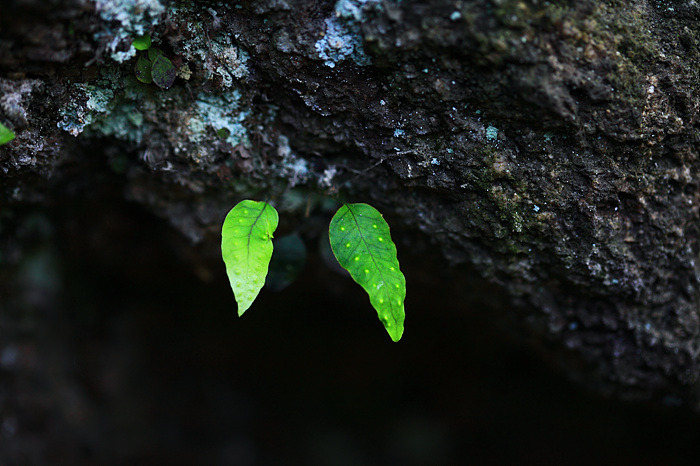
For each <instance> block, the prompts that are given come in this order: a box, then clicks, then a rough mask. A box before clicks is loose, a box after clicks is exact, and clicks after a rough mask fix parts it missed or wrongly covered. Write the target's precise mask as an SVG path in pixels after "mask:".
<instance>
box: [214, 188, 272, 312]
mask: <svg viewBox="0 0 700 466" xmlns="http://www.w3.org/2000/svg"><path fill="white" fill-rule="evenodd" d="M278 223H279V216H278V215H277V211H276V210H275V208H274V207H272V206H271V205H270V204H268V203H267V202H257V201H249V200H245V201H241V202H239V203H238V204H236V206H235V207H234V208H233V209H231V211H230V212H229V213H228V215H226V220H224V225H223V227H222V229H221V256H222V257H223V259H224V263H225V264H226V273H227V274H228V279H229V282H230V283H231V289H232V290H233V295H234V296H235V298H236V302H237V303H238V315H239V316H241V315H243V313H244V312H245V311H246V310H247V309H248V308H249V307H250V305H251V304H252V303H253V301H255V298H256V297H257V296H258V293H259V292H260V289H261V288H262V287H263V285H264V284H265V276H266V275H267V268H268V265H269V264H270V258H271V257H272V233H274V231H275V229H276V228H277V224H278Z"/></svg>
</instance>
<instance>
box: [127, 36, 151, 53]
mask: <svg viewBox="0 0 700 466" xmlns="http://www.w3.org/2000/svg"><path fill="white" fill-rule="evenodd" d="M131 44H132V45H133V46H134V48H135V49H136V50H148V49H149V48H151V35H150V34H144V35H143V36H140V37H137V38H136V39H134V41H133V42H132V43H131Z"/></svg>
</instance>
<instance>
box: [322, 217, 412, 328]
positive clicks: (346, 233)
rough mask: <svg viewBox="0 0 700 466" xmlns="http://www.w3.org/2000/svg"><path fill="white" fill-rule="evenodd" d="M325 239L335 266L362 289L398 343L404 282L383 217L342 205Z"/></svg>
mask: <svg viewBox="0 0 700 466" xmlns="http://www.w3.org/2000/svg"><path fill="white" fill-rule="evenodd" d="M328 237H329V239H330V242H331V248H332V249H333V254H334V255H335V257H336V259H338V263H339V264H340V265H341V266H342V267H343V268H344V269H346V270H347V271H348V272H350V275H351V276H352V278H353V280H355V281H356V282H357V283H358V284H359V285H360V286H362V288H364V290H365V291H366V292H367V294H368V295H369V300H370V302H371V303H372V306H374V309H376V311H377V314H378V316H379V320H381V321H382V323H383V324H384V327H385V328H386V330H387V332H389V336H391V339H392V340H394V341H399V340H400V339H401V335H403V322H404V318H405V313H404V299H405V297H406V279H405V278H404V276H403V274H402V273H401V271H400V270H399V260H398V258H397V257H396V246H395V245H394V243H393V241H391V235H390V232H389V225H388V224H387V223H386V221H385V220H384V217H382V214H380V213H379V211H377V209H375V208H374V207H372V206H370V205H367V204H345V205H344V206H343V207H341V208H340V209H338V212H336V214H335V215H334V216H333V219H332V220H331V224H330V228H329V230H328Z"/></svg>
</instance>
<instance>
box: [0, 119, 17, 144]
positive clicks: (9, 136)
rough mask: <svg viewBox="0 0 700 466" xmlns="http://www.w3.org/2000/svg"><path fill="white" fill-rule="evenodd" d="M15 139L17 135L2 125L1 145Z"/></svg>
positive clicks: (0, 127) (0, 130) (0, 125)
mask: <svg viewBox="0 0 700 466" xmlns="http://www.w3.org/2000/svg"><path fill="white" fill-rule="evenodd" d="M14 138H15V133H13V132H12V130H11V129H10V128H8V127H7V126H5V125H3V124H2V123H0V145H2V144H6V143H8V142H10V141H12V140H13V139H14Z"/></svg>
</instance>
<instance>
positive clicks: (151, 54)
mask: <svg viewBox="0 0 700 466" xmlns="http://www.w3.org/2000/svg"><path fill="white" fill-rule="evenodd" d="M162 56H163V52H161V50H160V49H157V48H155V47H154V48H152V49H148V59H149V60H151V61H156V58H158V57H162Z"/></svg>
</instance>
